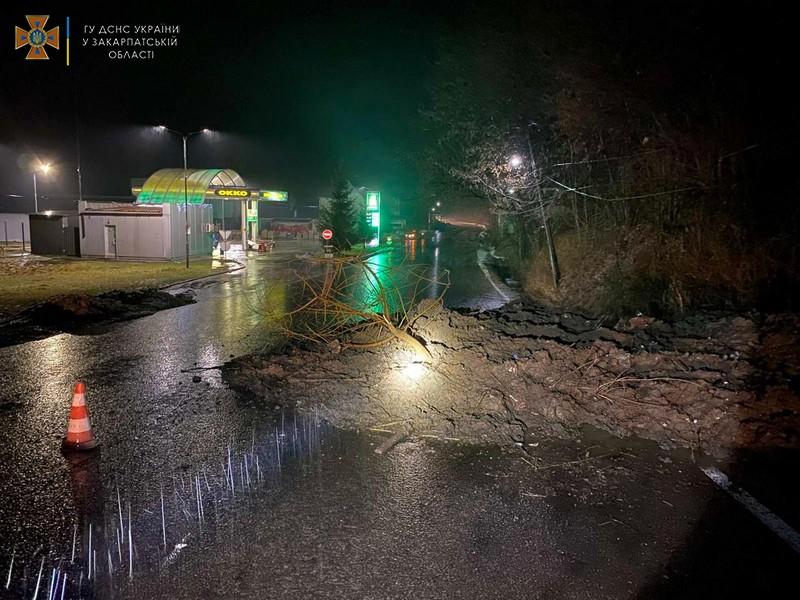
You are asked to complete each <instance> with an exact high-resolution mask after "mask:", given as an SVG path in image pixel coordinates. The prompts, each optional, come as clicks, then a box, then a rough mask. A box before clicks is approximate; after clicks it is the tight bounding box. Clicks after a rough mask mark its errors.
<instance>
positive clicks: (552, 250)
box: [526, 126, 561, 289]
mask: <svg viewBox="0 0 800 600" xmlns="http://www.w3.org/2000/svg"><path fill="white" fill-rule="evenodd" d="M526 133H527V137H528V154H529V155H530V158H531V174H532V175H533V187H534V191H535V192H536V199H537V200H538V202H539V210H540V211H541V215H542V225H543V226H544V237H545V241H546V242H547V254H548V256H549V257H550V270H551V272H552V274H553V286H555V288H556V289H558V284H559V282H560V280H561V271H560V270H559V268H558V257H557V256H556V247H555V244H553V235H552V232H551V231H550V224H549V222H548V220H547V213H546V212H545V210H544V199H543V198H542V188H541V187H540V185H539V174H538V172H537V169H536V161H535V160H534V158H533V144H531V130H530V126H528V128H527V129H526Z"/></svg>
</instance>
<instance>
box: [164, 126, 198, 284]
mask: <svg viewBox="0 0 800 600" xmlns="http://www.w3.org/2000/svg"><path fill="white" fill-rule="evenodd" d="M156 129H157V130H158V131H169V132H170V133H174V134H176V135H179V136H181V140H183V226H184V229H185V233H186V268H187V269H188V268H189V181H188V180H189V164H188V160H187V157H186V142H187V140H188V139H189V138H190V137H192V136H193V135H196V134H199V133H211V130H210V129H201V130H200V131H192V132H191V133H183V132H182V131H176V130H175V129H170V128H169V127H167V126H166V125H158V126H157V127H156Z"/></svg>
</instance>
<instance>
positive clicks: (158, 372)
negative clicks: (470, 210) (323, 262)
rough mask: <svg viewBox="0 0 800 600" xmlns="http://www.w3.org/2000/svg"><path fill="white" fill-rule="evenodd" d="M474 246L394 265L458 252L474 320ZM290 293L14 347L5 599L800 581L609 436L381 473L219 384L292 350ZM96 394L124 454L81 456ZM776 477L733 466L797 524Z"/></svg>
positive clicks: (745, 525)
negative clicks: (64, 446) (284, 308)
mask: <svg viewBox="0 0 800 600" xmlns="http://www.w3.org/2000/svg"><path fill="white" fill-rule="evenodd" d="M466 247H467V248H468V249H469V252H471V253H472V254H471V255H470V254H469V252H467V251H465V250H464V248H465V246H463V245H455V244H453V245H448V244H443V245H441V246H438V252H437V251H435V249H434V248H429V249H425V250H424V251H422V250H421V249H417V250H416V252H417V254H416V256H415V257H413V258H412V257H410V256H406V255H405V254H403V253H402V252H399V253H397V254H396V255H395V256H394V257H393V258H391V260H395V259H396V260H415V261H418V262H422V261H427V262H428V263H429V264H434V262H435V261H434V259H436V258H437V256H438V259H437V260H438V263H436V264H438V265H439V267H440V268H447V269H451V270H453V271H454V273H457V274H458V275H459V277H458V278H455V277H454V280H458V281H459V282H461V283H458V284H457V285H454V287H453V289H452V290H451V291H452V293H453V296H451V297H450V300H451V301H453V302H455V303H457V304H465V303H473V304H474V305H477V306H479V307H482V308H492V307H493V306H497V305H499V304H502V302H503V300H502V298H499V297H498V296H497V294H496V290H495V288H494V287H493V286H492V285H491V284H490V282H488V281H486V279H485V277H484V276H483V274H482V273H481V271H480V269H479V268H478V267H477V265H476V264H475V263H474V261H472V260H471V257H474V248H469V246H466ZM409 253H410V250H409ZM467 257H470V258H467ZM290 281H291V268H290V267H288V266H287V265H284V264H283V263H282V262H281V260H278V259H276V258H275V257H271V258H270V257H265V258H264V259H255V260H253V261H251V262H250V263H249V264H248V268H247V269H245V270H243V271H240V272H238V273H233V274H229V275H225V276H222V277H219V278H215V279H213V280H206V281H202V282H195V283H193V284H189V285H187V286H183V287H181V288H180V289H179V290H177V291H190V292H191V293H192V294H193V295H194V297H195V299H196V302H195V303H193V304H189V305H186V306H180V307H178V308H174V309H170V310H164V311H161V312H158V313H156V314H153V315H151V316H148V317H144V318H141V319H136V320H133V321H129V322H126V323H122V324H118V325H116V326H114V327H113V328H112V329H111V330H109V331H104V332H102V333H98V334H96V335H83V336H73V335H68V334H61V335H56V336H52V337H48V338H46V339H41V340H38V341H34V342H29V343H25V344H20V345H16V346H9V347H6V348H2V349H0V363H2V365H3V367H2V369H0V390H2V391H1V392H0V418H3V420H4V427H3V432H2V434H1V435H2V443H0V464H3V465H4V468H3V474H2V477H0V597H3V598H5V597H9V598H31V597H34V596H36V597H38V598H56V597H58V598H60V597H61V596H62V593H63V597H64V598H79V597H82V598H221V597H226V598H236V597H241V598H264V597H281V598H508V597H522V598H667V597H669V598H691V597H704V598H714V597H733V596H736V595H741V594H742V593H750V594H758V595H759V597H764V591H765V590H777V589H780V586H782V585H784V584H785V583H788V581H789V579H790V575H791V574H792V573H794V572H795V570H796V567H797V562H798V559H797V557H796V555H795V554H793V552H792V550H791V548H790V546H789V545H787V544H786V543H784V541H783V540H781V539H779V538H778V537H777V536H775V535H774V534H773V533H772V532H771V531H769V529H767V528H766V527H765V526H764V525H762V524H761V523H760V522H759V521H758V520H757V519H756V518H754V517H753V516H751V515H750V514H749V513H748V512H747V511H746V510H745V509H743V508H741V506H740V505H739V504H738V503H737V502H736V501H735V499H733V498H732V497H731V496H730V495H729V494H726V493H725V492H724V491H722V490H720V489H719V488H718V487H717V486H716V485H715V484H714V483H713V482H712V481H711V480H709V479H708V477H706V476H705V475H704V474H703V473H702V472H701V471H700V470H699V469H698V467H697V464H696V463H695V462H694V461H693V458H694V459H696V458H697V457H692V456H691V454H687V453H675V452H672V453H668V452H665V451H662V450H660V449H659V448H658V446H656V445H655V444H654V443H644V442H638V441H635V440H627V441H619V440H617V439H615V438H612V437H610V436H608V435H605V434H601V433H599V432H596V431H588V430H587V431H586V432H585V433H584V434H583V435H582V436H581V437H580V439H577V440H572V441H560V440H549V441H546V440H527V441H526V442H525V445H524V446H523V445H507V446H504V447H496V446H469V445H465V444H461V443H459V442H458V441H453V440H450V441H440V440H432V439H430V438H426V437H411V438H408V439H406V440H404V441H402V442H401V443H400V444H398V445H397V446H396V447H395V448H394V449H392V450H391V451H390V452H389V453H388V454H385V455H382V456H379V455H377V454H376V453H375V452H374V450H375V448H376V447H377V446H379V445H380V444H381V443H382V442H383V441H384V440H385V439H386V437H388V434H386V433H382V432H374V431H360V432H358V431H341V430H337V429H334V428H332V427H331V426H330V425H329V424H327V423H326V422H325V421H324V420H323V419H321V418H320V417H319V415H317V414H314V413H310V414H305V415H300V414H298V415H295V414H293V413H291V412H290V411H289V410H288V409H287V408H282V407H281V405H280V402H276V398H269V399H265V398H260V397H255V396H254V395H252V394H242V393H240V392H237V391H236V390H233V389H230V388H229V387H228V386H227V385H226V384H225V383H224V382H223V381H222V378H221V375H220V370H219V369H218V367H219V366H220V365H222V364H223V363H225V362H226V361H228V360H230V359H231V358H234V357H238V356H241V355H244V354H248V353H251V352H254V351H257V350H259V349H262V348H264V347H265V346H268V345H269V344H270V343H272V342H273V340H272V339H271V338H270V337H269V335H267V334H265V333H264V331H265V328H264V318H265V317H264V312H263V310H262V309H263V307H264V305H265V303H269V304H270V305H275V304H276V303H277V304H278V305H280V303H281V302H284V301H286V302H288V298H289V296H290V295H291V285H290V283H289V282H290ZM453 299H455V300H453ZM77 379H81V380H83V381H85V382H86V386H87V400H88V405H89V411H90V415H91V418H92V422H93V425H94V429H95V433H96V435H97V436H98V438H99V439H100V442H101V445H100V447H99V449H98V450H97V451H95V452H93V453H90V454H82V455H77V456H74V455H73V456H64V455H63V454H62V453H61V450H60V447H61V438H62V436H63V435H64V432H65V425H66V417H67V411H68V407H69V402H70V391H71V388H72V384H73V383H74V381H75V380H77ZM267 400H268V401H267ZM278 400H279V399H278ZM773 458H774V462H772V463H765V462H764V461H763V457H761V456H753V457H741V460H738V459H737V460H733V461H731V462H729V463H727V464H725V465H719V466H720V467H721V468H723V469H724V470H726V472H727V473H728V474H730V475H731V477H733V478H734V479H735V480H737V481H739V482H744V483H745V485H750V484H752V485H753V487H751V488H750V491H751V492H752V493H753V494H754V495H755V496H757V497H758V498H759V499H761V500H762V501H764V502H765V503H766V504H767V505H769V506H770V507H771V508H772V509H773V510H775V511H776V512H777V513H778V514H779V515H781V516H782V517H783V518H784V519H786V521H787V523H788V524H789V525H791V526H794V527H795V528H796V527H797V520H795V519H794V513H796V506H797V503H796V502H794V503H793V502H791V501H790V499H791V498H796V497H797V494H796V492H797V490H796V489H793V488H791V484H787V483H786V481H787V479H788V478H787V477H785V476H784V475H785V470H786V469H787V468H789V467H790V466H791V465H793V464H797V461H796V457H795V456H793V455H791V454H781V455H778V456H775V457H773ZM765 464H769V465H770V466H769V469H768V471H765V469H764V465H765ZM740 467H741V468H740ZM744 467H746V468H744ZM737 469H738V470H737ZM766 472H769V473H772V474H774V475H775V477H767V476H766V475H765V473H766ZM781 498H782V500H780V499H781ZM73 549H74V550H73ZM40 573H41V576H40ZM37 585H38V591H37Z"/></svg>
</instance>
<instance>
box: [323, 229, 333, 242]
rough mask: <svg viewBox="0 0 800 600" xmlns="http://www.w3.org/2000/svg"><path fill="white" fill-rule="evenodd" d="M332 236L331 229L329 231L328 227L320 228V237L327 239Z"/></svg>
mask: <svg viewBox="0 0 800 600" xmlns="http://www.w3.org/2000/svg"><path fill="white" fill-rule="evenodd" d="M332 237H333V231H331V230H330V229H323V230H322V239H323V240H326V241H327V240H329V239H331V238H332Z"/></svg>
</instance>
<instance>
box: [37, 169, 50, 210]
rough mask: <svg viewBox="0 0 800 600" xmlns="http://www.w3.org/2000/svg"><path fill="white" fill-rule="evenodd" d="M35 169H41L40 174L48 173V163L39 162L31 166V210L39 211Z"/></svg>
mask: <svg viewBox="0 0 800 600" xmlns="http://www.w3.org/2000/svg"><path fill="white" fill-rule="evenodd" d="M36 171H41V172H42V175H47V174H48V173H50V163H39V165H38V166H36V167H34V168H33V212H34V213H37V214H38V212H39V190H38V189H37V188H36Z"/></svg>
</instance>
